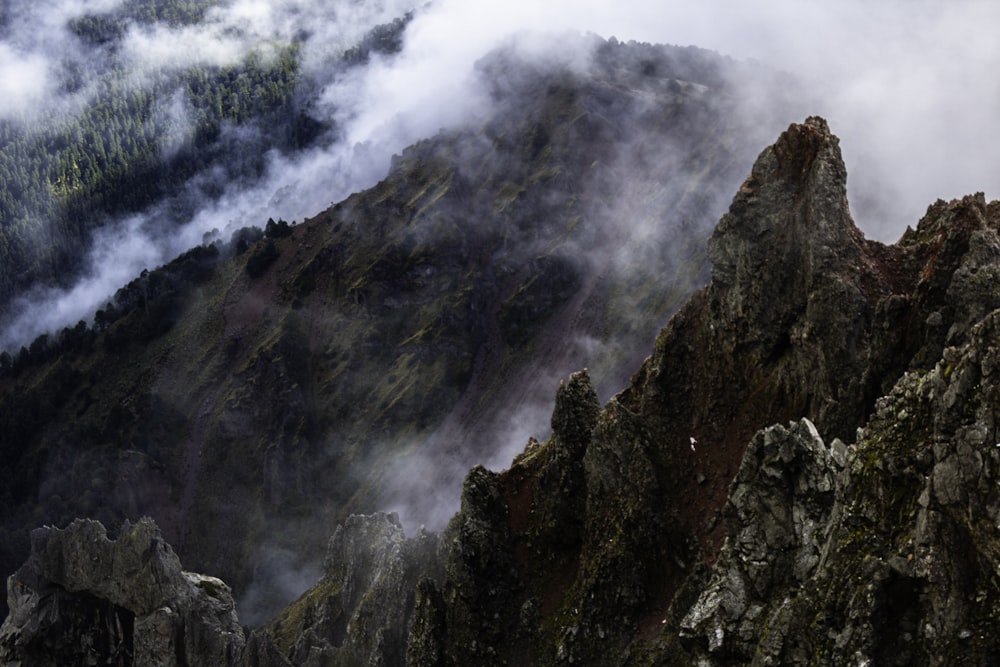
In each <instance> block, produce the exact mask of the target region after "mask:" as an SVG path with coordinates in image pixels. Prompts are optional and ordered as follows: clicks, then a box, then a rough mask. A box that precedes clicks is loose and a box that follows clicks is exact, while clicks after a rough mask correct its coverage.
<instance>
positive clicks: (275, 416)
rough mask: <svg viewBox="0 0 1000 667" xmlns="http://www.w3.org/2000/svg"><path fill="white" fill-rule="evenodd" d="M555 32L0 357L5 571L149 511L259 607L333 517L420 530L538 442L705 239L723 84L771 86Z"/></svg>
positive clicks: (734, 119) (685, 278) (700, 276)
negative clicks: (372, 146)
mask: <svg viewBox="0 0 1000 667" xmlns="http://www.w3.org/2000/svg"><path fill="white" fill-rule="evenodd" d="M581 46H585V47H586V48H585V49H582V50H581V53H585V54H589V56H588V60H587V62H588V64H587V65H586V66H581V65H580V64H579V63H576V62H563V61H556V62H555V63H553V62H548V63H546V62H544V61H541V62H540V61H539V60H538V59H537V58H531V57H528V56H523V55H521V54H520V53H519V51H518V50H517V49H515V48H513V47H510V48H506V49H501V50H499V51H497V52H495V53H493V54H492V55H490V56H488V57H487V58H485V59H483V60H482V61H481V62H480V63H479V64H478V65H477V72H478V77H479V79H480V81H481V83H482V85H483V86H485V87H486V90H487V92H488V94H489V98H490V100H491V104H490V109H489V111H488V113H486V115H485V116H484V117H483V118H482V120H481V121H480V122H479V123H476V124H473V125H472V126H471V127H468V128H464V129H458V130H453V131H447V132H442V133H440V134H438V135H437V136H435V137H432V138H429V139H426V140H424V141H421V142H418V143H417V144H415V145H413V146H411V147H410V148H408V149H407V150H405V151H404V152H403V153H402V154H400V155H398V156H396V158H395V160H394V162H393V165H392V168H391V170H390V172H389V173H388V175H387V176H386V178H385V179H384V180H383V181H381V182H380V183H378V184H377V185H376V186H374V187H373V188H371V189H369V190H366V191H363V192H359V193H357V194H355V195H352V196H351V197H349V198H347V199H346V200H344V201H342V202H340V203H338V204H336V205H334V206H332V207H331V208H330V209H328V210H326V211H324V212H322V213H320V214H318V215H316V216H314V217H313V218H310V219H308V220H305V221H303V222H301V223H299V224H289V223H287V222H286V221H284V220H278V221H274V220H269V221H267V223H266V224H265V223H264V221H263V220H261V221H258V222H259V223H261V224H262V226H263V229H259V228H246V229H243V230H240V231H238V232H237V233H236V234H235V235H234V236H233V239H232V240H231V241H229V242H226V243H223V242H221V241H216V242H213V243H209V244H206V245H203V246H199V247H196V248H193V249H192V250H190V251H188V252H186V253H184V254H183V255H181V256H180V257H178V258H177V259H175V260H174V261H172V262H170V263H168V264H166V265H165V266H163V267H161V268H158V269H156V270H153V271H147V272H143V274H142V275H141V276H139V277H137V278H136V279H135V280H134V281H132V282H131V283H129V284H128V285H126V286H124V287H122V288H121V289H120V290H119V291H118V293H117V294H116V295H115V297H114V299H113V301H112V302H110V303H109V304H107V305H106V306H105V307H104V308H102V309H101V310H99V311H98V312H97V313H96V316H95V320H94V326H93V327H87V326H86V325H83V324H81V325H79V326H77V327H75V328H72V329H65V330H63V331H62V332H60V333H59V334H58V335H49V336H42V337H40V338H38V339H37V340H35V341H34V342H33V343H31V344H30V345H29V346H27V347H26V348H25V349H24V350H23V351H22V352H20V353H19V354H18V355H16V356H15V357H14V358H13V359H10V358H8V359H6V360H3V359H2V358H0V566H2V573H3V574H4V576H6V575H8V574H10V573H12V572H14V570H15V569H16V568H17V567H18V566H19V565H20V564H21V563H23V562H24V560H25V559H26V558H27V557H28V555H29V553H30V544H29V538H28V536H29V531H30V529H31V528H34V527H35V526H38V525H43V524H49V525H58V526H64V525H67V524H68V523H70V522H71V521H72V520H73V519H75V518H77V517H91V518H94V519H98V520H100V521H102V522H103V523H104V524H105V525H108V526H117V525H120V524H121V523H122V522H123V521H124V520H130V521H131V522H133V523H136V522H137V521H139V520H140V519H141V518H142V517H143V516H147V515H148V516H150V517H152V518H153V519H155V521H156V523H157V525H158V526H159V529H160V530H162V532H163V537H164V538H165V539H166V541H167V542H169V543H170V544H171V545H173V548H175V549H176V550H177V554H178V556H179V557H180V558H181V559H182V561H183V562H184V563H185V564H186V565H187V566H188V567H190V568H193V569H195V570H198V571H201V572H208V573H212V574H213V575H217V576H220V577H222V578H223V579H224V580H225V581H227V582H228V583H229V584H230V585H232V586H233V589H234V590H235V591H237V595H236V597H237V600H238V603H239V605H240V612H241V616H242V618H243V620H244V622H247V623H258V622H263V621H264V620H266V619H267V618H269V617H270V616H271V615H272V614H273V613H275V612H276V611H278V609H280V608H281V607H282V606H283V605H284V604H286V603H287V602H288V601H290V600H291V599H292V598H294V597H295V596H297V595H298V594H299V593H301V592H302V590H304V589H305V588H306V587H307V586H308V585H309V584H311V583H312V582H313V581H315V579H316V578H317V577H318V576H319V574H320V565H319V564H320V562H321V561H322V559H323V553H324V546H325V542H326V539H327V536H328V534H329V532H330V531H331V530H332V529H333V527H334V526H335V525H337V524H338V523H340V522H342V521H344V520H346V519H347V518H348V517H349V516H350V515H351V514H355V513H366V514H367V513H371V512H375V511H378V510H386V509H392V510H396V511H398V512H399V513H400V515H401V517H402V521H403V522H404V523H405V524H406V526H407V527H408V528H409V529H410V530H411V531H412V530H413V529H415V528H416V527H417V526H419V525H420V524H426V525H427V526H428V527H429V528H431V529H433V530H437V529H440V528H443V527H444V525H445V523H446V522H447V520H448V518H449V517H450V515H451V514H452V513H453V512H454V511H455V510H456V509H457V507H458V502H459V495H460V492H461V479H462V478H463V477H464V475H465V473H466V471H467V470H468V468H469V467H470V466H472V465H474V464H476V463H491V464H492V465H493V466H494V467H498V468H499V467H501V466H505V465H507V464H509V462H510V459H511V457H512V456H513V455H514V453H516V451H518V450H520V449H521V448H522V447H523V444H524V442H525V441H526V440H527V439H528V437H529V436H530V435H537V436H539V437H542V438H544V437H545V435H546V431H547V425H546V424H545V423H544V419H538V418H537V417H536V415H542V414H544V413H546V412H549V411H551V386H552V383H553V382H555V379H556V378H558V377H561V376H565V375H566V374H568V373H569V372H571V371H572V370H574V369H577V368H579V367H581V366H583V365H587V366H589V367H590V369H591V377H592V378H593V382H594V383H595V385H596V386H597V388H598V390H599V391H600V392H602V393H603V394H604V395H608V394H609V393H610V392H611V391H613V390H614V389H615V388H617V387H619V386H621V384H622V383H623V382H625V381H626V379H627V378H628V375H629V374H630V373H631V372H632V371H633V370H634V368H635V367H636V366H638V364H639V363H640V362H641V360H642V356H643V354H644V352H643V351H644V350H645V349H646V346H647V345H648V341H649V340H652V338H653V337H654V336H655V333H656V331H657V330H659V328H660V327H661V326H662V325H663V324H664V323H665V322H666V320H667V319H668V317H669V316H670V314H671V313H672V312H673V311H675V310H676V309H677V308H678V307H679V306H680V305H681V304H682V303H683V302H684V300H685V299H686V298H687V296H688V295H689V294H690V293H691V292H692V291H693V290H694V289H696V288H697V287H698V286H700V285H702V284H703V283H704V281H705V280H707V277H708V272H707V265H706V263H705V257H704V249H703V248H704V245H703V244H704V239H705V238H706V237H707V236H708V234H709V232H710V230H711V227H712V224H713V223H714V221H715V220H716V219H717V217H718V215H719V214H720V213H721V212H722V211H723V210H724V207H725V202H726V200H727V199H728V197H729V196H730V193H731V191H732V189H733V188H735V187H736V185H737V184H738V183H739V179H740V178H741V177H742V175H743V173H744V172H745V171H746V169H747V167H748V166H749V164H750V163H751V162H752V156H753V152H755V151H756V150H757V147H759V145H760V144H761V143H763V141H764V139H763V138H758V135H759V134H760V132H761V131H762V130H761V128H762V125H761V123H760V122H759V120H758V118H759V116H758V115H757V112H758V111H760V109H759V108H751V107H750V103H749V102H747V101H746V100H747V98H746V97H745V95H744V94H743V93H744V87H745V86H747V85H749V84H750V83H751V82H752V83H754V85H756V86H758V89H759V90H771V91H773V98H772V99H774V100H779V99H781V98H782V97H781V96H782V95H783V94H784V93H785V92H787V91H788V90H789V84H788V82H787V81H785V80H784V79H783V78H781V77H780V76H777V75H774V74H772V73H769V72H767V71H765V70H762V69H759V68H753V67H750V66H746V65H740V64H738V63H735V62H733V61H731V60H728V59H725V58H722V57H720V56H718V55H716V54H712V53H710V52H706V51H703V50H699V49H694V48H679V47H660V46H652V45H647V44H635V43H630V44H623V43H619V42H617V41H608V42H605V41H603V40H599V39H597V38H586V39H585V41H584V43H582V44H577V46H576V47H574V48H577V47H581ZM759 90H758V92H759ZM512 424H513V425H515V426H516V428H512V426H511V425H512Z"/></svg>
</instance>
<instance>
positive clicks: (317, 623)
mask: <svg viewBox="0 0 1000 667" xmlns="http://www.w3.org/2000/svg"><path fill="white" fill-rule="evenodd" d="M846 179H847V174H846V170H845V167H844V164H843V161H842V159H841V155H840V149H839V143H838V139H837V138H836V137H835V136H834V135H833V134H832V133H831V132H830V129H829V127H828V126H827V123H826V122H825V121H824V120H823V119H821V118H815V117H813V118H808V119H806V121H805V122H804V123H801V124H795V125H792V126H790V127H789V128H788V129H787V130H786V131H785V132H784V133H783V134H782V135H781V136H780V137H779V138H778V140H777V142H775V143H774V145H772V146H770V147H769V148H767V149H765V150H764V151H763V152H762V153H761V154H760V156H759V158H758V159H757V161H756V164H755V165H754V167H753V170H752V172H751V173H750V175H749V177H747V179H746V180H745V182H744V183H743V185H742V186H741V187H740V188H739V191H738V192H737V193H736V196H735V197H734V199H733V201H732V205H731V206H730V208H729V211H728V213H726V214H725V215H724V216H723V217H722V219H721V220H720V221H719V223H718V225H717V227H716V229H715V231H714V233H713V234H712V237H711V239H710V241H709V244H708V257H709V259H710V260H711V263H712V272H711V282H710V284H709V285H708V286H706V287H705V288H703V289H702V290H700V291H698V292H697V293H695V294H694V296H692V297H691V298H690V300H689V301H688V302H687V303H686V305H684V307H683V308H681V309H680V311H679V312H677V313H676V314H675V315H674V316H673V318H672V319H671V320H670V322H669V323H668V325H667V326H666V327H665V328H664V329H663V330H662V331H661V332H660V334H659V336H658V337H657V339H656V342H655V345H654V347H653V351H652V354H651V355H650V356H649V357H648V358H647V359H646V360H645V362H643V363H642V365H641V367H640V368H639V369H638V370H637V372H636V373H635V374H634V375H633V377H632V378H631V380H630V381H629V383H628V384H627V386H625V388H624V389H623V390H622V391H620V392H619V393H618V394H617V395H615V396H614V397H613V398H612V399H611V400H609V401H608V402H607V403H606V404H605V405H604V406H603V407H602V406H601V405H600V403H599V400H598V398H597V395H596V393H595V392H594V389H593V387H592V385H591V381H590V378H589V375H588V373H587V372H586V371H580V372H577V373H574V374H573V375H571V376H570V377H569V378H568V379H567V380H565V381H564V382H563V383H562V384H561V385H560V386H559V387H558V390H557V391H556V402H555V409H554V411H553V415H552V423H551V426H552V434H551V437H549V438H548V439H547V440H546V441H545V442H541V443H539V442H537V441H534V440H531V441H529V443H528V445H527V447H526V448H525V449H524V451H523V452H522V453H521V454H520V455H518V456H517V457H516V458H515V459H514V460H513V462H512V464H511V465H510V467H509V468H508V469H507V470H505V471H503V472H500V473H494V472H490V471H489V470H486V469H485V468H482V467H477V468H474V469H472V470H471V471H470V472H469V473H468V476H467V477H466V479H465V483H464V486H463V492H462V501H461V508H460V510H459V511H458V513H457V514H456V515H455V516H454V517H453V518H452V519H451V521H450V523H449V524H448V526H447V528H446V529H445V530H444V531H443V533H442V534H441V535H440V536H434V535H431V534H427V533H421V534H419V535H417V536H415V537H411V538H406V537H405V536H404V534H403V530H402V528H401V526H400V524H399V522H398V519H396V518H395V517H394V516H393V515H385V514H375V515H369V516H354V517H351V518H350V519H349V520H348V521H347V522H346V523H344V524H343V525H342V526H341V527H340V528H338V529H337V531H336V533H335V534H334V535H333V537H332V538H331V539H330V542H329V545H328V556H327V559H326V562H325V566H324V573H323V575H322V578H321V579H320V581H319V582H318V583H317V584H316V585H315V586H314V587H313V588H312V589H310V590H309V591H308V592H307V593H306V594H304V595H303V596H302V597H301V598H300V599H299V600H297V601H296V602H294V603H293V604H292V605H290V606H289V607H287V608H286V609H285V610H284V611H283V612H282V613H281V614H279V615H278V616H277V617H276V618H275V619H274V620H273V621H272V622H271V623H270V624H269V625H267V626H266V627H264V628H262V629H260V630H258V631H255V632H254V633H251V634H249V635H247V633H246V631H243V630H241V629H240V628H239V626H238V624H237V623H236V621H235V618H234V617H233V615H232V605H231V600H230V598H229V596H228V591H227V590H226V587H225V586H224V585H223V584H222V583H221V582H217V581H216V580H213V579H202V578H199V577H197V576H196V575H189V574H186V573H183V572H182V571H181V570H180V566H179V564H178V563H177V561H176V557H173V556H172V552H170V550H169V548H168V547H167V546H166V545H165V544H164V543H163V542H162V540H160V539H159V538H158V536H157V535H156V533H155V529H154V528H153V527H152V525H151V524H149V523H148V522H142V523H140V524H138V525H137V526H135V527H132V526H130V525H126V526H125V528H123V529H122V531H121V535H120V536H119V537H118V539H117V540H116V541H114V542H111V541H109V540H108V539H107V537H106V536H105V533H104V530H103V528H101V527H100V526H98V525H96V524H93V523H83V522H81V523H76V524H73V525H72V526H71V527H70V528H69V529H67V530H66V531H58V530H54V529H50V528H44V529H39V531H38V532H36V533H35V534H34V536H33V540H32V552H31V556H30V558H29V560H28V562H27V564H26V565H25V566H24V567H23V568H22V569H21V570H19V571H18V573H17V574H15V575H14V576H13V577H11V579H10V581H9V582H8V597H9V604H10V606H11V610H12V611H11V615H10V617H9V618H8V620H7V621H6V623H5V624H4V626H3V630H2V634H0V657H2V660H3V662H4V664H18V665H22V664H23V665H29V664H33V665H34V664H37V665H48V664H70V663H74V660H75V661H77V662H76V663H74V664H81V662H80V658H78V657H77V656H79V655H81V653H82V652H83V651H87V652H88V653H87V655H88V656H91V657H92V658H93V659H94V660H95V661H107V662H108V663H109V664H130V663H129V662H128V660H135V661H136V662H135V663H134V664H190V665H193V664H244V665H265V664H268V665H269V664H280V665H287V664H291V665H401V664H408V665H428V666H429V665H449V666H451V665H455V666H457V665H484V666H485V665H491V666H492V665H525V664H531V665H562V664H578V665H654V664H655V665H691V664H698V665H747V664H750V665H787V664H812V665H954V664H969V665H991V664H997V662H998V661H1000V638H998V637H997V635H996V633H995V628H996V627H997V624H998V621H1000V619H998V618H997V614H998V612H997V610H998V609H1000V576H998V574H997V573H998V571H1000V494H998V492H997V489H998V488H1000V485H998V482H1000V479H998V475H1000V434H998V433H997V423H996V419H997V418H996V412H997V411H996V406H997V405H1000V342H998V341H1000V310H998V309H1000V290H998V289H997V285H998V284H1000V281H998V278H1000V203H998V202H991V203H987V202H986V201H985V198H984V197H983V196H982V195H973V196H969V197H966V198H964V199H961V200H956V201H952V202H943V201H938V202H936V203H935V204H933V205H931V206H930V207H929V208H928V210H927V214H926V215H925V216H924V218H923V219H922V220H920V222H919V224H917V226H916V228H915V229H908V230H907V231H906V233H905V234H904V235H903V236H902V238H901V239H900V240H899V242H897V243H896V244H894V245H883V244H880V243H877V242H873V241H869V240H866V239H865V238H864V236H863V235H862V233H861V232H860V231H859V230H858V228H857V227H855V225H854V223H853V221H852V219H851V214H850V210H849V207H848V203H847V197H846ZM140 555H141V558H140ZM165 610H166V611H165ZM161 628H162V630H163V631H162V632H161V633H160V634H157V632H159V631H160V629H161ZM154 640H155V642H160V644H158V645H163V644H164V643H167V644H170V645H171V646H173V647H175V651H174V653H172V654H170V656H168V657H163V658H157V660H159V662H143V661H141V660H140V659H139V656H142V655H148V654H149V652H150V651H152V650H153V649H151V648H150V646H152V645H153V643H155V642H154ZM81 647H86V648H85V649H84V648H81ZM74 651H76V652H75V653H74ZM157 655H162V654H157ZM171 661H172V662H171ZM91 664H96V663H91ZM102 664H103V663H102Z"/></svg>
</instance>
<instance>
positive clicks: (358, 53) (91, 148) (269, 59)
mask: <svg viewBox="0 0 1000 667" xmlns="http://www.w3.org/2000/svg"><path fill="white" fill-rule="evenodd" d="M218 4H220V3H219V2H217V1H213V0H128V1H126V2H124V3H123V4H121V5H120V6H119V7H118V8H117V9H115V10H113V11H110V12H104V13H90V14H86V15H84V16H82V17H77V18H74V19H72V20H71V21H69V23H68V29H69V32H70V34H72V35H74V36H75V37H76V38H77V39H79V41H80V42H81V43H82V44H83V45H85V47H86V48H89V49H92V50H93V52H94V53H95V54H97V57H95V60H97V61H98V62H97V63H96V64H95V65H94V66H93V70H94V71H86V70H85V69H84V68H83V67H82V66H81V65H80V64H79V63H78V62H76V61H73V60H70V59H66V61H65V63H64V67H63V68H62V71H61V72H60V80H59V91H58V92H59V95H58V98H57V99H53V100H52V105H51V106H49V107H45V108H40V109H32V110H31V113H30V114H24V115H23V117H21V118H18V117H7V118H4V117H0V321H3V319H4V317H5V315H6V310H7V308H8V306H9V305H10V303H11V301H12V299H14V298H15V297H16V296H17V295H18V294H19V293H21V292H23V291H24V290H27V289H29V288H31V287H32V286H36V285H54V286H68V285H70V284H72V283H73V281H74V280H75V278H76V277H77V275H78V273H79V271H80V270H81V269H82V268H83V266H82V265H83V262H84V259H85V257H86V251H87V249H88V247H89V245H90V243H91V234H92V232H93V231H94V230H95V229H97V228H100V227H102V226H105V225H108V224H110V223H111V222H113V221H115V220H117V219H120V218H121V216H124V215H128V214H132V213H136V212H139V211H143V210H146V209H148V208H149V207H151V206H153V205H155V204H161V203H164V202H165V203H166V205H165V206H162V207H161V209H160V210H159V212H158V213H159V215H158V216H157V224H162V223H166V224H167V225H168V226H169V225H179V224H182V223H183V222H185V221H187V220H188V219H189V218H190V217H191V216H192V215H193V214H194V213H195V211H197V210H198V209H199V208H200V207H202V206H204V204H205V203H206V202H207V201H211V200H212V199H213V198H217V197H218V196H220V195H221V193H222V187H223V185H225V184H230V183H233V182H247V183H252V182H253V181H254V180H255V179H258V178H260V176H261V175H262V174H263V172H264V169H265V166H266V159H267V156H268V155H269V153H270V152H272V151H278V152H282V153H294V152H296V151H298V150H301V149H303V148H306V147H309V146H311V145H313V144H315V143H317V142H320V141H324V137H327V139H325V140H327V141H329V140H331V137H332V135H333V134H334V133H335V128H334V127H332V124H331V123H330V122H329V121H326V120H317V119H316V118H315V114H310V106H311V105H312V104H313V103H314V102H315V99H316V95H317V94H318V88H319V85H320V84H319V83H318V82H317V81H316V80H315V79H314V78H312V77H310V76H309V75H307V74H304V73H303V71H302V67H301V46H302V43H303V42H302V40H303V39H305V37H306V36H304V35H303V36H302V38H301V39H299V40H291V41H289V42H287V43H277V44H264V45H261V47H260V48H259V49H256V50H253V51H251V52H250V53H249V54H247V55H246V56H245V57H243V58H242V59H241V60H240V61H239V62H238V63H236V64H231V65H223V66H219V65H205V64H201V65H198V66H192V67H186V68H180V69H177V68H168V67H163V68H161V69H160V70H158V71H154V72H139V71H136V70H135V67H134V66H133V65H131V64H130V63H129V62H128V61H126V59H125V58H124V57H122V56H121V54H120V52H121V51H122V49H123V43H122V42H123V40H124V38H125V35H126V32H127V30H128V29H129V28H130V27H133V28H134V27H135V26H139V27H140V28H141V27H143V26H152V25H154V24H166V25H168V26H175V27H176V26H183V25H188V24H196V23H198V22H199V21H201V20H202V18H203V17H204V15H205V12H206V11H207V10H208V9H209V8H211V7H212V6H214V5H218ZM408 20H409V16H408V15H407V16H404V17H401V18H399V19H397V20H396V21H394V22H392V23H390V24H386V25H381V26H378V27H377V28H376V29H375V30H372V31H371V32H370V33H369V34H367V35H366V36H365V37H364V38H363V39H362V40H361V41H360V42H359V43H357V44H355V45H354V46H353V47H351V48H350V49H348V50H346V51H345V52H343V53H342V55H341V57H340V60H339V62H336V63H334V64H333V67H332V68H331V71H330V72H327V75H328V76H334V75H335V74H336V72H337V71H338V69H347V68H349V67H353V66H356V65H360V64H364V63H365V62H366V61H367V60H368V58H369V57H370V54H371V53H387V52H392V51H394V50H398V49H399V48H400V43H401V42H400V40H401V33H402V31H403V29H404V28H405V26H406V24H407V22H408ZM85 88H88V92H86V93H85V95H84V96H85V97H86V101H85V103H83V104H82V106H81V107H80V108H79V109H77V110H75V112H72V113H70V112H67V111H66V110H65V109H63V108H62V105H63V103H64V100H66V99H71V98H72V96H73V95H74V94H76V93H79V92H80V91H83V90H84V89H85Z"/></svg>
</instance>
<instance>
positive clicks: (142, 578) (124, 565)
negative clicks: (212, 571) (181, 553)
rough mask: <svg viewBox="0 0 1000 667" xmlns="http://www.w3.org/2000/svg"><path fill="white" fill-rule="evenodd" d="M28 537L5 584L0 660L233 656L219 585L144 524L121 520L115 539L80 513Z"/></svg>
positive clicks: (238, 646) (153, 661)
mask: <svg viewBox="0 0 1000 667" xmlns="http://www.w3.org/2000/svg"><path fill="white" fill-rule="evenodd" d="M31 539H32V550H31V557H30V558H29V560H28V562H27V563H25V564H24V566H23V567H22V568H21V569H20V570H18V571H17V573H16V574H14V575H13V576H11V577H10V579H8V581H7V602H8V604H9V605H10V610H11V611H10V615H9V616H8V618H7V620H6V621H5V622H4V624H3V627H2V628H0V663H2V664H4V665H7V664H13V665H53V666H54V665H71V664H80V665H85V664H114V665H133V664H135V665H162V666H164V667H166V666H168V665H189V666H194V665H206V666H207V665H232V664H237V660H238V659H239V658H240V657H241V656H242V654H243V652H244V649H245V648H246V638H245V636H244V633H243V629H242V628H241V627H240V625H239V623H238V621H237V618H236V612H235V605H234V603H233V597H232V594H231V592H230V590H229V587H228V586H227V585H226V584H225V583H223V582H222V581H221V580H219V579H216V578H214V577H207V576H204V575H199V574H193V573H190V572H184V571H182V570H181V564H180V561H179V560H178V559H177V556H176V555H175V554H174V552H173V550H172V549H171V548H170V546H169V545H168V544H167V543H166V542H164V541H163V539H162V538H161V537H160V532H159V530H158V529H157V528H156V525H155V524H154V523H153V522H152V521H150V520H148V519H146V520H142V521H139V522H138V523H137V524H135V525H132V524H129V523H126V524H125V525H124V526H122V529H121V534H120V536H119V537H118V539H115V540H111V539H108V536H107V532H106V531H105V528H104V526H102V525H101V524H100V523H98V522H96V521H85V520H78V521H75V522H73V523H72V524H71V525H70V526H68V527H67V528H66V529H64V530H59V529H55V528H48V527H46V528H39V529H38V530H36V531H34V532H33V533H32V536H31Z"/></svg>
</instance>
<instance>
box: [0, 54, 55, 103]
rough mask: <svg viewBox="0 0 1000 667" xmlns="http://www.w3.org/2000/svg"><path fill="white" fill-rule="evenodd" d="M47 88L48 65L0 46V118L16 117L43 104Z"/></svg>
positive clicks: (39, 57) (32, 55) (38, 59)
mask: <svg viewBox="0 0 1000 667" xmlns="http://www.w3.org/2000/svg"><path fill="white" fill-rule="evenodd" d="M50 89H51V82H50V73H49V66H48V62H47V61H46V60H45V58H43V57H41V56H39V55H37V54H30V53H29V54H21V53H18V52H17V51H16V50H15V49H14V48H12V47H11V46H10V45H8V44H3V43H0V117H10V116H17V115H20V114H23V113H26V112H28V111H29V110H30V109H31V108H32V107H36V106H37V105H40V104H44V102H45V98H46V97H47V96H48V95H49V91H50Z"/></svg>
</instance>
